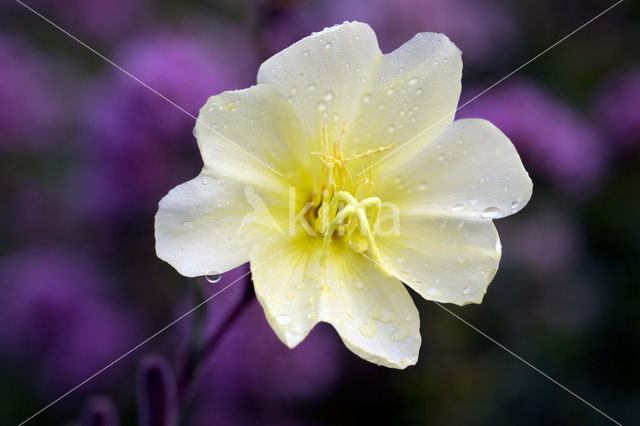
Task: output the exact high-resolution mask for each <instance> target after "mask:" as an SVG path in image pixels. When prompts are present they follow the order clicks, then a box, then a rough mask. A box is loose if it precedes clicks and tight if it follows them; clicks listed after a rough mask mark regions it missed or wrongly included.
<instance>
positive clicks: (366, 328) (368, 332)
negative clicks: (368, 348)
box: [358, 321, 378, 339]
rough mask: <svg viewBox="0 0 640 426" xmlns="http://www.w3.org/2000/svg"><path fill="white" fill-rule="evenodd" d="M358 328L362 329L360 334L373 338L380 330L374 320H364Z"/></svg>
mask: <svg viewBox="0 0 640 426" xmlns="http://www.w3.org/2000/svg"><path fill="white" fill-rule="evenodd" d="M358 329H359V330H360V334H362V336H363V337H366V338H367V339H370V338H372V337H373V336H375V335H376V333H377V332H378V329H377V327H376V325H375V324H374V323H373V322H372V321H365V322H363V323H362V324H361V325H360V327H359V328H358Z"/></svg>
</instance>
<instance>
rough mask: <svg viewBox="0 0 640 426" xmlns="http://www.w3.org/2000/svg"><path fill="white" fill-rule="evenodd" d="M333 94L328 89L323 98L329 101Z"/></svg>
mask: <svg viewBox="0 0 640 426" xmlns="http://www.w3.org/2000/svg"><path fill="white" fill-rule="evenodd" d="M334 96H335V94H334V93H333V92H332V91H331V90H329V91H328V92H327V93H325V94H324V100H325V101H327V102H329V101H331V100H333V98H334Z"/></svg>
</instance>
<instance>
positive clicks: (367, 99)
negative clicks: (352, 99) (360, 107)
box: [362, 93, 371, 104]
mask: <svg viewBox="0 0 640 426" xmlns="http://www.w3.org/2000/svg"><path fill="white" fill-rule="evenodd" d="M362 102H364V103H365V104H368V103H369V102H371V95H370V94H369V93H365V94H364V95H363V96H362Z"/></svg>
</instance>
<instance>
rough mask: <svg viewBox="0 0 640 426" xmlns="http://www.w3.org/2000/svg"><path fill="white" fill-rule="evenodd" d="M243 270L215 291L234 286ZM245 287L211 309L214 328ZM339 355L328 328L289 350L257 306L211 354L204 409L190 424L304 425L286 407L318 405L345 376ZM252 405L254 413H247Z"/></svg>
mask: <svg viewBox="0 0 640 426" xmlns="http://www.w3.org/2000/svg"><path fill="white" fill-rule="evenodd" d="M243 268H244V267H243ZM243 268H240V269H236V270H234V271H233V275H234V276H233V277H228V280H227V281H225V282H222V281H221V283H218V284H215V285H214V287H213V288H212V290H213V291H219V290H220V289H222V288H224V287H225V286H226V285H228V284H230V283H231V282H233V278H237V277H238V276H240V275H241V273H242V272H243ZM229 274H231V273H229ZM229 274H225V278H223V280H225V279H226V278H227V277H226V275H229ZM209 285H211V284H209ZM245 285H252V284H251V283H250V282H248V283H247V282H238V283H237V285H233V286H231V287H230V288H229V289H228V290H226V291H225V292H224V293H223V294H221V295H220V296H219V297H216V298H215V299H213V300H212V301H211V302H209V303H208V309H209V311H210V317H209V322H210V323H209V324H208V325H209V326H210V327H211V328H215V327H217V326H218V325H220V324H221V323H222V322H223V320H224V318H225V317H226V315H228V313H229V311H230V310H231V309H232V308H233V306H235V303H237V301H238V300H239V299H240V298H241V297H242V294H243V292H244V288H243V286H245ZM341 350H342V349H341V346H340V345H338V338H337V336H336V334H335V333H333V332H332V331H331V330H330V328H329V326H326V325H325V324H321V325H319V326H318V327H316V328H315V329H314V330H313V331H312V332H311V334H310V335H309V337H308V338H307V339H305V340H304V341H303V342H302V343H301V344H300V345H299V346H298V347H296V348H295V349H289V348H287V347H286V346H285V345H284V344H283V343H282V342H280V341H279V340H278V338H277V337H276V335H275V334H274V333H273V330H271V328H270V327H269V325H268V324H267V321H266V319H265V317H264V312H263V310H262V307H261V306H260V305H259V304H258V303H257V301H253V302H251V305H249V306H248V307H247V308H246V311H244V312H243V314H242V316H241V317H240V318H239V319H238V321H237V322H236V323H235V324H234V325H233V326H232V328H230V329H229V330H228V331H227V334H226V335H225V337H224V338H223V340H222V341H221V342H220V345H219V346H218V347H217V349H216V350H215V351H214V352H213V353H212V354H211V356H210V358H209V360H208V363H207V367H206V368H205V369H204V370H203V373H202V374H203V376H202V377H201V378H200V380H199V383H200V386H199V388H198V392H197V394H198V401H200V404H198V407H197V410H196V414H195V415H194V420H193V422H192V423H191V424H192V425H205V424H217V425H237V424H265V425H267V424H273V425H276V424H277V425H284V424H300V423H297V422H296V419H295V417H294V416H292V415H290V414H288V415H283V413H287V407H288V406H287V404H295V403H300V402H305V401H311V400H318V399H320V398H322V397H323V396H324V395H326V394H327V393H328V392H330V391H331V389H332V388H333V386H334V385H336V384H337V382H338V380H339V376H340V373H341V365H342V363H341ZM248 401H250V403H251V406H252V409H251V410H247V409H246V407H247V403H248Z"/></svg>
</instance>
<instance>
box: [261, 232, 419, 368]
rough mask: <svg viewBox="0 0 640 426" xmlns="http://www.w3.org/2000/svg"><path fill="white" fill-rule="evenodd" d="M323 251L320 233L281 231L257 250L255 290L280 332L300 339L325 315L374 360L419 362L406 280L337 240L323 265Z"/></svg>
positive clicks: (289, 340) (400, 364) (290, 341)
mask: <svg viewBox="0 0 640 426" xmlns="http://www.w3.org/2000/svg"><path fill="white" fill-rule="evenodd" d="M276 253H278V254H277V255H276ZM321 254H322V241H321V239H320V238H309V237H307V236H301V237H296V238H294V237H289V236H276V237H274V238H272V239H271V240H270V241H268V242H266V243H264V244H263V245H261V246H258V247H256V248H254V250H252V252H251V268H252V275H253V282H254V286H255V289H256V294H257V296H258V300H259V301H260V303H261V304H262V307H263V308H264V310H265V314H266V316H267V319H268V321H269V324H270V325H271V327H272V328H273V329H274V331H275V332H276V334H277V335H278V337H279V338H280V339H281V340H282V341H283V342H284V343H285V344H287V345H288V346H289V347H294V346H295V345H297V344H298V343H300V342H301V341H302V340H303V339H304V338H305V337H306V335H307V334H308V333H309V331H310V330H311V329H312V328H313V326H314V325H315V324H316V323H317V322H318V321H325V322H329V323H331V324H332V325H333V326H334V327H335V329H336V330H337V331H338V333H339V334H340V337H341V338H342V340H343V342H344V343H345V345H346V346H347V347H348V348H349V349H350V350H351V351H353V352H354V353H356V354H357V355H358V356H360V357H362V358H364V359H366V360H368V361H371V362H374V363H376V364H380V365H385V366H387V367H393V368H405V367H407V366H409V365H413V364H415V363H416V361H417V359H418V351H419V349H420V342H421V338H420V333H419V328H420V320H419V317H418V311H417V309H416V307H415V305H414V303H413V301H412V300H411V297H410V296H409V293H408V292H407V290H406V289H405V287H404V286H403V285H402V283H401V282H400V281H398V280H396V279H394V278H389V277H387V276H384V275H383V274H382V273H381V272H380V271H379V270H378V269H377V268H376V267H375V265H374V264H373V263H372V262H371V261H370V260H368V259H367V258H366V257H364V256H362V255H359V254H357V253H355V252H353V251H352V250H351V249H349V248H347V247H345V246H342V245H341V244H339V243H336V242H334V243H332V244H331V246H330V252H329V255H328V257H327V259H326V263H325V264H324V266H322V264H321V262H320V256H321ZM274 255H276V256H274ZM269 259H272V260H269Z"/></svg>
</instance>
